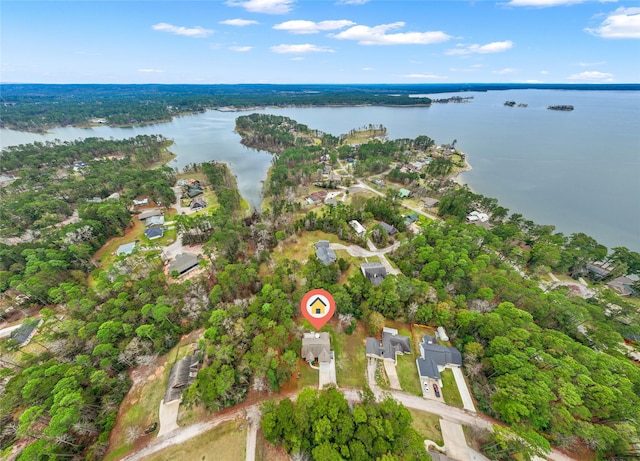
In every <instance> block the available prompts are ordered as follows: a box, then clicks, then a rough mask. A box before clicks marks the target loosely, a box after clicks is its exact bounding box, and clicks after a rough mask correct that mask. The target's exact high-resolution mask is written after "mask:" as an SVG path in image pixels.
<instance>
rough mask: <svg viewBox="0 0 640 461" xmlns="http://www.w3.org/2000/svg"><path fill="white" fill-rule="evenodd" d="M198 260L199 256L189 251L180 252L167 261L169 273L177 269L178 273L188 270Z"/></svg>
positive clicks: (195, 264)
mask: <svg viewBox="0 0 640 461" xmlns="http://www.w3.org/2000/svg"><path fill="white" fill-rule="evenodd" d="M199 262H200V258H199V257H198V256H196V255H194V254H191V253H181V254H179V255H178V256H176V258H175V259H174V260H173V261H171V262H170V263H169V273H172V272H173V271H178V273H179V274H180V275H182V274H185V273H187V272H189V271H190V270H191V269H193V268H194V267H196V266H197V265H198V263H199Z"/></svg>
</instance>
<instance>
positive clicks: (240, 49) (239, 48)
mask: <svg viewBox="0 0 640 461" xmlns="http://www.w3.org/2000/svg"><path fill="white" fill-rule="evenodd" d="M229 49H230V50H231V51H237V52H238V53H246V52H247V51H251V50H252V49H253V47H252V46H230V47H229Z"/></svg>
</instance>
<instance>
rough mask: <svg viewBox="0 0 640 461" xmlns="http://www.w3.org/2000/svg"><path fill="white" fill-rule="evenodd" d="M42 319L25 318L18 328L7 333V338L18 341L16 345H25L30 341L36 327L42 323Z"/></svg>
mask: <svg viewBox="0 0 640 461" xmlns="http://www.w3.org/2000/svg"><path fill="white" fill-rule="evenodd" d="M42 322H43V320H42V319H26V320H25V321H24V322H23V323H22V325H20V328H18V329H16V330H13V331H12V332H11V334H10V335H9V338H10V339H12V340H13V341H15V342H16V343H18V346H20V347H22V346H26V345H27V344H29V341H31V338H33V337H34V336H35V335H36V333H37V332H38V327H39V326H40V325H41V324H42Z"/></svg>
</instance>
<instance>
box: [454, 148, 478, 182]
mask: <svg viewBox="0 0 640 461" xmlns="http://www.w3.org/2000/svg"><path fill="white" fill-rule="evenodd" d="M460 153H461V154H462V155H464V168H462V169H460V170H458V171H457V172H456V174H455V175H454V176H453V177H452V178H451V179H452V180H453V181H454V182H455V183H457V184H460V185H461V186H464V185H465V184H466V183H465V182H464V180H463V179H462V178H461V175H462V174H463V173H466V172H467V171H471V170H473V167H472V166H471V164H470V163H469V160H468V159H469V157H468V156H467V154H466V153H465V152H462V151H460Z"/></svg>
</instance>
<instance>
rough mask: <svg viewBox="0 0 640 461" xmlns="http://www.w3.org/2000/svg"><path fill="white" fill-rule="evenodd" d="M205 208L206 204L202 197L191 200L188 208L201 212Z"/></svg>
mask: <svg viewBox="0 0 640 461" xmlns="http://www.w3.org/2000/svg"><path fill="white" fill-rule="evenodd" d="M206 207H207V202H206V201H205V199H204V198H202V197H196V198H194V199H193V200H191V203H190V204H189V208H191V209H192V210H194V211H196V210H202V209H203V208H206Z"/></svg>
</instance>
